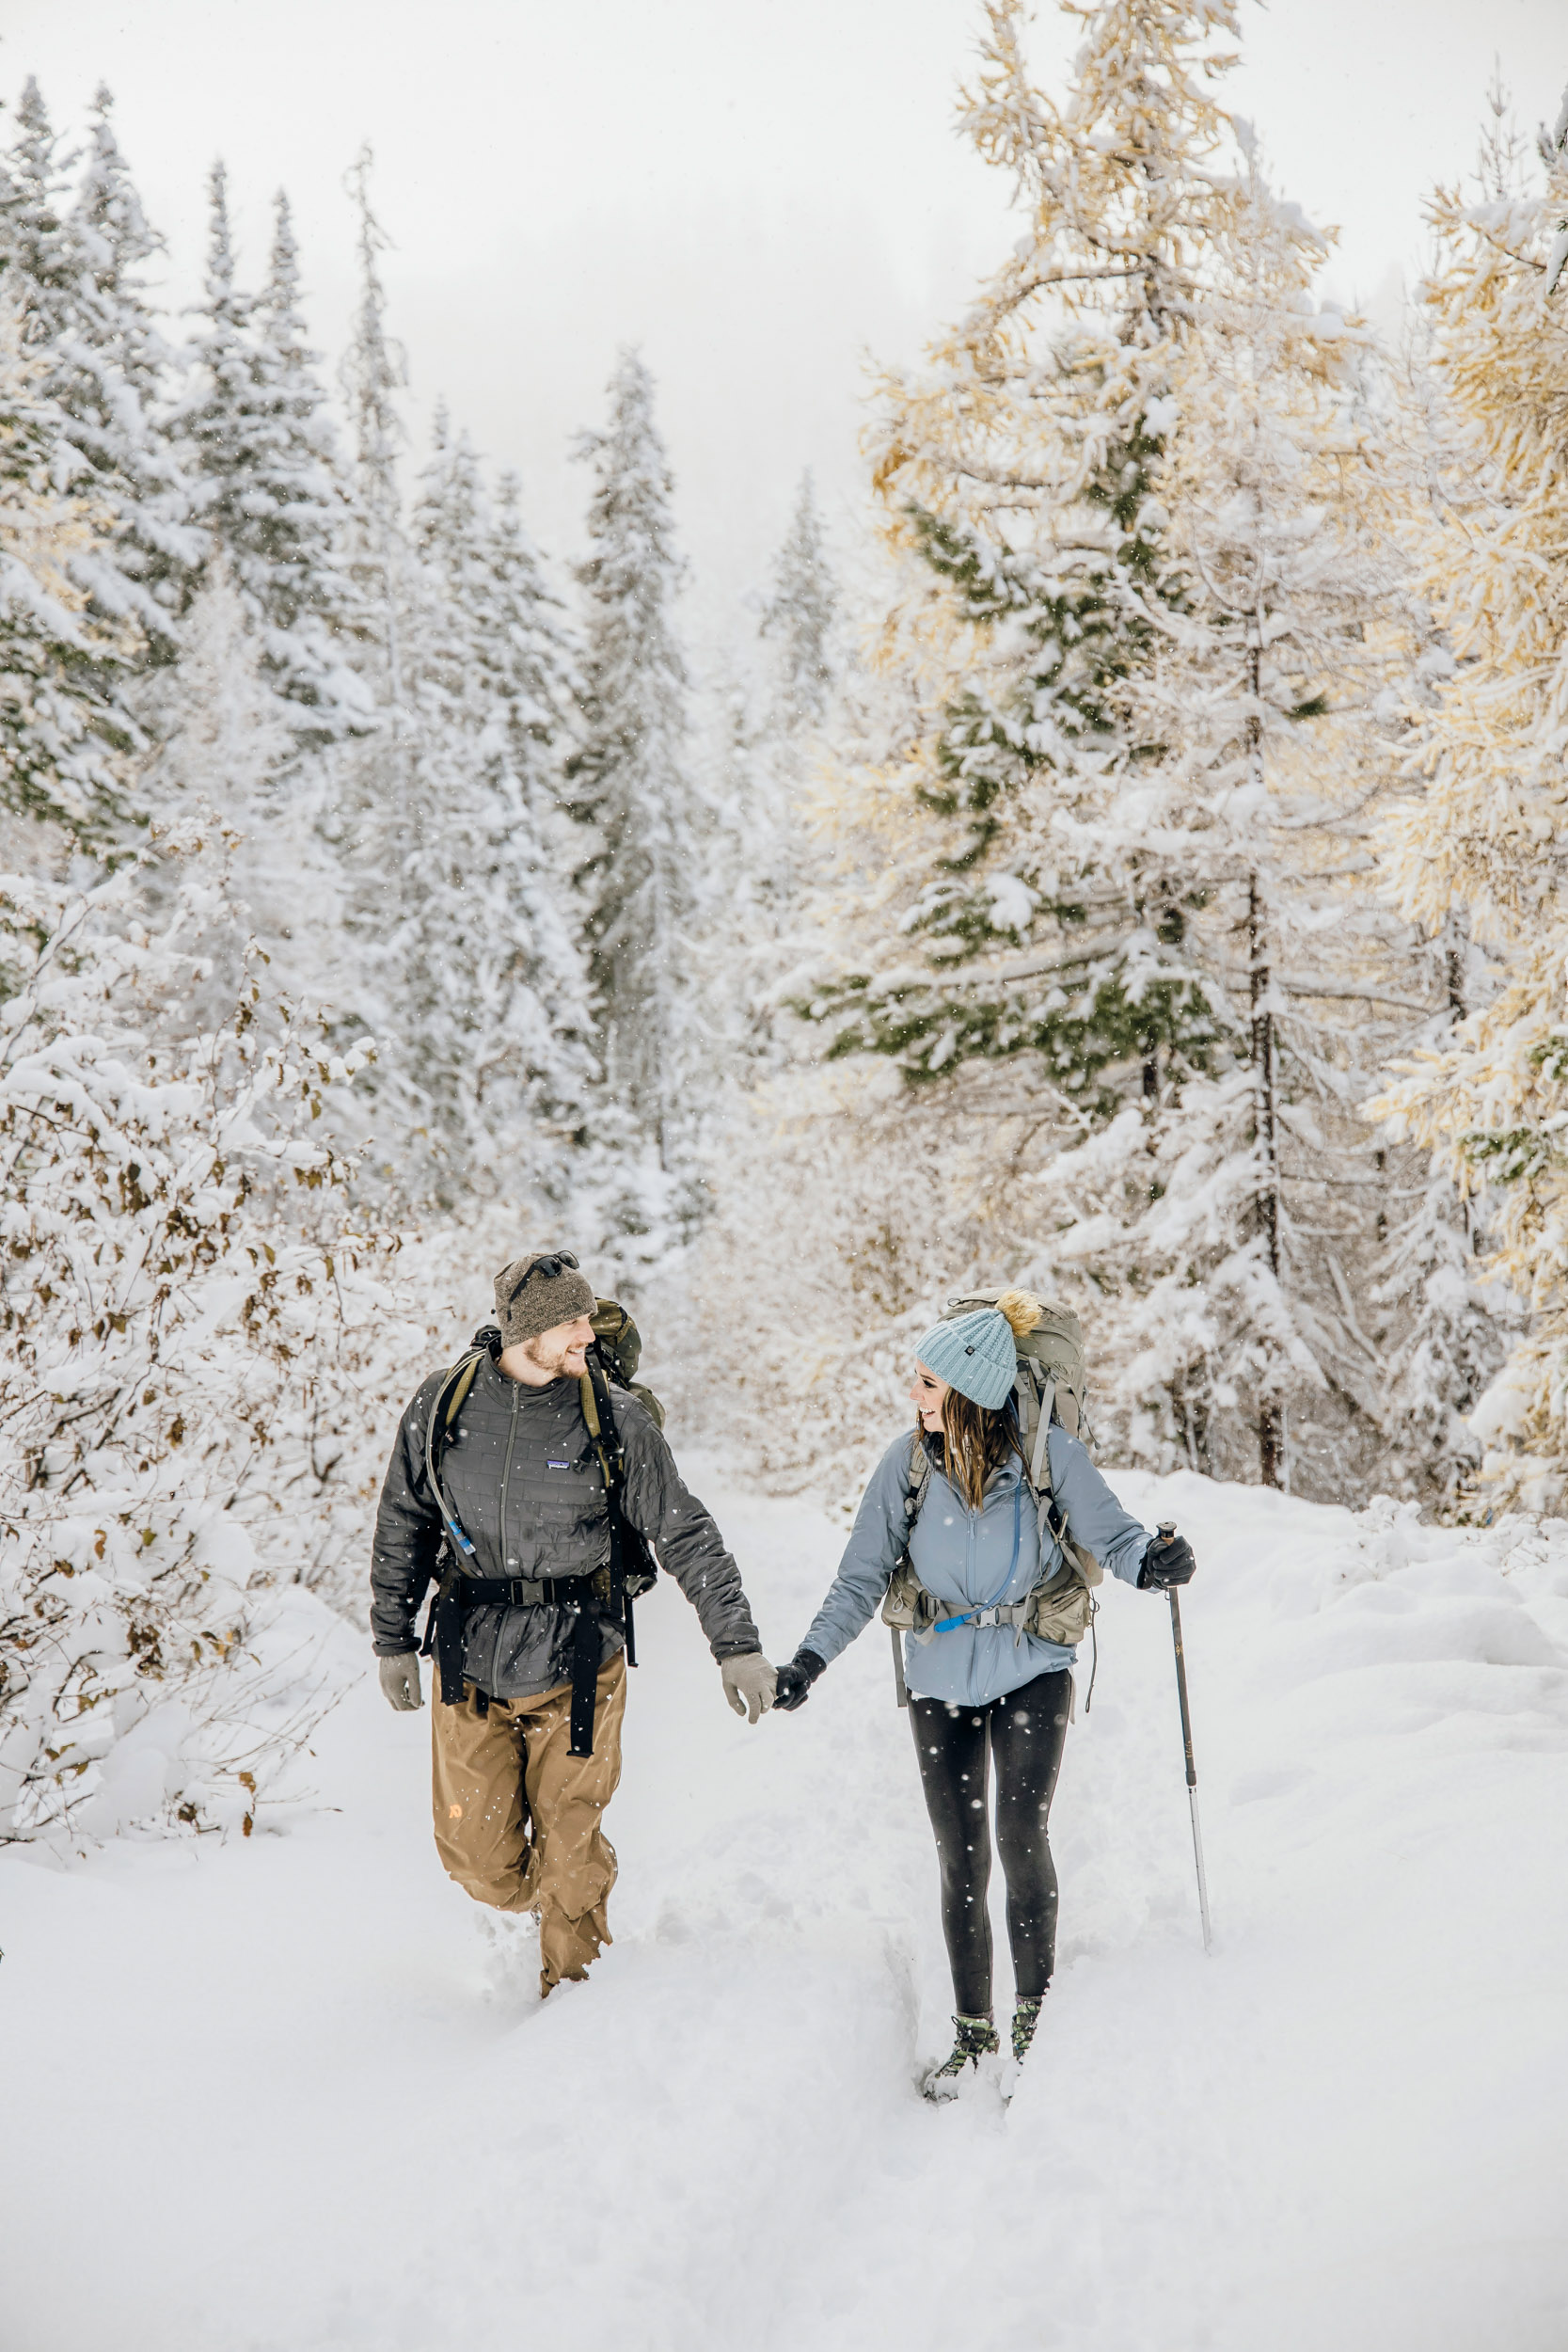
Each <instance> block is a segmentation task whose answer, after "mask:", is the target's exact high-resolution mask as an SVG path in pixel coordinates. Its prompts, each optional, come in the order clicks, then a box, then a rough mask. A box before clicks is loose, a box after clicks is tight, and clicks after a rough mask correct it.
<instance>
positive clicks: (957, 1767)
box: [775, 1291, 1194, 2099]
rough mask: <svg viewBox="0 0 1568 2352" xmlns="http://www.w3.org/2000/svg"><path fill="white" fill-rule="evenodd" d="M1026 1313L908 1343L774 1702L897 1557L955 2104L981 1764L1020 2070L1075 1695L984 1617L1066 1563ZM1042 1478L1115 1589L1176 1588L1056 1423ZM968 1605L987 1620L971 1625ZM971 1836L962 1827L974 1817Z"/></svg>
mask: <svg viewBox="0 0 1568 2352" xmlns="http://www.w3.org/2000/svg"><path fill="white" fill-rule="evenodd" d="M1040 1313H1041V1309H1040V1306H1039V1302H1038V1301H1037V1299H1033V1298H1030V1297H1028V1296H1026V1295H1025V1294H1024V1293H1023V1292H1022V1291H1004V1292H1003V1294H1002V1295H1001V1297H1000V1298H999V1299H998V1301H997V1303H996V1305H995V1306H994V1307H986V1308H982V1309H980V1310H979V1311H976V1312H974V1313H972V1314H965V1315H961V1316H958V1317H957V1318H956V1319H954V1320H953V1321H951V1322H946V1323H939V1324H938V1325H937V1326H936V1327H935V1328H934V1329H933V1330H930V1331H927V1334H926V1336H925V1338H924V1339H923V1340H922V1341H921V1343H920V1345H919V1349H918V1352H917V1360H916V1364H915V1375H914V1385H913V1387H912V1388H911V1391H910V1397H911V1403H912V1404H913V1406H914V1407H915V1412H916V1416H917V1422H918V1425H917V1428H916V1431H915V1434H914V1438H913V1439H912V1441H911V1438H909V1437H907V1436H906V1437H900V1438H896V1439H895V1442H894V1443H893V1444H892V1445H891V1446H890V1447H889V1448H888V1450H887V1452H886V1454H883V1456H882V1459H881V1462H880V1463H879V1466H878V1469H877V1471H876V1473H875V1475H874V1477H873V1478H872V1481H871V1484H870V1486H868V1487H867V1488H866V1490H865V1494H864V1496H863V1499H862V1502H861V1506H860V1510H859V1512H858V1513H857V1515H856V1518H855V1524H854V1528H853V1531H852V1532H851V1534H850V1537H849V1542H848V1545H847V1548H846V1550H845V1554H844V1558H843V1560H842V1561H841V1562H840V1564H839V1570H838V1574H837V1576H836V1577H835V1578H834V1579H833V1582H832V1586H831V1588H830V1590H829V1593H828V1597H827V1598H826V1599H825V1600H824V1601H823V1603H822V1606H821V1608H820V1609H819V1610H818V1611H817V1613H816V1617H815V1618H814V1619H813V1621H812V1624H811V1626H810V1628H809V1629H808V1630H807V1633H806V1636H805V1639H804V1640H803V1642H802V1643H801V1645H800V1648H799V1649H798V1650H797V1651H796V1653H795V1656H794V1658H793V1659H791V1661H790V1662H789V1664H788V1665H787V1666H785V1667H784V1668H783V1669H782V1670H781V1672H780V1675H779V1681H778V1695H777V1698H776V1700H775V1705H777V1706H779V1707H781V1708H784V1709H786V1710H793V1709H794V1708H798V1707H800V1705H801V1704H802V1703H803V1701H804V1700H805V1698H806V1696H807V1695H808V1693H809V1692H810V1690H811V1686H812V1684H813V1683H814V1682H815V1681H816V1677H817V1676H818V1675H819V1674H821V1673H822V1671H823V1669H824V1667H826V1666H828V1665H829V1664H831V1663H832V1661H833V1659H835V1658H836V1657H837V1656H838V1654H839V1652H840V1650H842V1649H846V1648H847V1646H848V1645H849V1644H850V1643H851V1642H852V1641H853V1640H854V1638H855V1636H856V1634H857V1633H859V1632H861V1631H862V1630H863V1628H864V1626H865V1625H866V1623H867V1621H868V1619H869V1618H870V1616H871V1614H872V1613H873V1611H874V1610H875V1609H876V1607H877V1605H878V1603H879V1601H880V1600H881V1599H882V1597H883V1595H884V1594H885V1593H886V1591H887V1588H888V1585H889V1582H890V1581H891V1580H892V1578H893V1574H894V1571H895V1568H896V1567H897V1566H898V1565H899V1563H900V1561H902V1560H903V1559H905V1557H906V1555H907V1558H908V1563H909V1565H910V1566H911V1568H912V1569H913V1571H914V1574H915V1576H916V1577H917V1578H918V1580H919V1582H920V1583H921V1584H923V1585H924V1586H925V1587H926V1588H927V1591H928V1592H929V1593H930V1594H932V1595H934V1596H935V1597H936V1599H937V1601H939V1602H940V1603H942V1614H941V1615H939V1616H938V1617H937V1620H936V1625H935V1629H934V1630H933V1631H932V1632H931V1633H930V1634H929V1635H928V1636H927V1638H925V1639H924V1640H921V1639H917V1638H915V1637H914V1636H912V1635H911V1636H908V1637H906V1640H905V1644H904V1673H905V1677H906V1679H907V1681H908V1683H909V1689H910V1723H911V1728H912V1729H913V1732H914V1744H915V1754H916V1756H917V1757H918V1759H919V1764H920V1777H921V1780H922V1783H923V1784H924V1787H925V1791H926V1806H927V1812H928V1813H929V1814H930V1817H931V1827H932V1829H933V1831H934V1832H935V1833H936V1841H937V1857H938V1861H939V1863H940V1866H941V1870H942V1931H943V1933H944V1935H945V1937H946V1940H947V1957H948V1960H949V1962H950V1963H951V1966H952V1971H953V1994H954V2001H955V2005H956V2014H955V2016H954V2020H953V2023H954V2026H955V2028H956V2036H957V2038H956V2040H955V2042H954V2044H953V2049H952V2053H951V2055H950V2056H949V2057H948V2058H944V2059H943V2061H942V2064H941V2065H940V2066H937V2067H935V2068H933V2069H932V2071H931V2073H930V2074H928V2075H927V2078H926V2083H925V2090H926V2093H927V2097H929V2098H939V2099H940V2098H951V2097H953V2096H954V2095H955V2093H956V2092H957V2090H958V2085H959V2083H960V2081H961V2079H962V2077H963V2074H964V2071H965V2069H966V2067H974V2066H977V2065H978V2062H979V2060H980V2059H981V2058H984V2057H987V2056H990V2055H993V2054H995V2053H996V2052H997V2051H998V2050H999V2046H1000V2045H999V2043H998V2041H997V2034H996V2026H995V2022H994V2017H993V2012H992V2009H991V1935H990V1911H989V1909H988V1907H987V1901H986V1890H987V1886H988V1883H989V1882H990V1827H989V1822H988V1821H987V1819H986V1817H987V1814H988V1811H989V1804H990V1788H989V1780H990V1760H994V1763H995V1766H996V1844H997V1851H999V1853H1000V1854H1001V1857H1002V1868H1003V1873H1004V1875H1005V1877H1006V1882H1007V1934H1008V1940H1009V1942H1010V1944H1011V1946H1012V1960H1013V1987H1014V2002H1015V2006H1014V2010H1013V2023H1012V2051H1013V2057H1014V2058H1015V2059H1017V2060H1019V2061H1021V2062H1022V2058H1023V2057H1024V2055H1025V2053H1026V2052H1027V2050H1028V2048H1029V2044H1030V2042H1032V2040H1033V2039H1034V2034H1035V2027H1036V2026H1037V2023H1038V2021H1039V2012H1040V2003H1041V2001H1042V2000H1043V1999H1044V1997H1045V1993H1046V1988H1047V1986H1048V1985H1049V1984H1050V1981H1051V1968H1052V1962H1053V1957H1054V1952H1055V1941H1056V1873H1055V1869H1054V1867H1053V1864H1052V1860H1051V1847H1050V1844H1049V1842H1048V1839H1047V1836H1046V1824H1047V1816H1048V1814H1049V1812H1050V1807H1051V1798H1052V1793H1053V1790H1054V1788H1055V1786H1056V1774H1057V1772H1058V1771H1059V1769H1060V1766H1061V1760H1062V1745H1063V1741H1064V1740H1065V1739H1066V1737H1067V1726H1068V1722H1069V1716H1070V1713H1071V1707H1072V1679H1071V1673H1070V1669H1071V1666H1072V1662H1073V1659H1074V1656H1075V1654H1076V1653H1075V1652H1074V1651H1073V1650H1072V1649H1070V1648H1069V1647H1066V1646H1064V1645H1062V1644H1060V1643H1057V1642H1051V1641H1042V1640H1040V1639H1039V1638H1038V1637H1037V1635H1035V1634H1034V1633H1030V1632H1025V1631H1023V1630H1022V1629H1020V1628H1019V1627H1018V1626H1017V1624H1016V1616H1015V1620H1014V1622H1011V1623H1006V1624H998V1623H997V1622H996V1621H995V1620H996V1614H997V1612H998V1611H999V1610H1002V1611H1006V1610H1007V1609H1008V1608H1009V1607H1010V1606H1012V1607H1015V1608H1016V1604H1018V1603H1020V1602H1022V1601H1023V1600H1024V1598H1025V1596H1027V1595H1028V1594H1029V1593H1030V1592H1031V1591H1032V1590H1033V1588H1034V1587H1035V1586H1037V1585H1038V1584H1041V1583H1043V1582H1047V1581H1049V1580H1050V1579H1052V1578H1053V1577H1054V1576H1056V1575H1057V1574H1059V1572H1060V1571H1061V1570H1062V1568H1063V1566H1064V1555H1063V1552H1062V1549H1061V1546H1060V1545H1059V1544H1058V1542H1057V1541H1056V1538H1055V1537H1054V1535H1053V1534H1052V1531H1051V1527H1050V1524H1049V1521H1048V1519H1047V1518H1046V1510H1045V1506H1044V1504H1043V1503H1042V1502H1040V1500H1039V1498H1037V1497H1036V1496H1035V1495H1034V1493H1033V1491H1032V1490H1031V1488H1030V1486H1029V1485H1028V1481H1027V1478H1026V1475H1025V1464H1024V1461H1023V1457H1022V1448H1021V1441H1020V1435H1019V1424H1018V1418H1017V1413H1016V1409H1015V1405H1014V1382H1015V1380H1016V1378H1017V1374H1018V1352H1017V1346H1016V1342H1015V1334H1016V1335H1018V1337H1022V1335H1023V1334H1024V1333H1025V1332H1027V1331H1031V1330H1033V1329H1034V1327H1035V1325H1036V1324H1037V1322H1038V1321H1039V1318H1040ZM1047 1443H1048V1446H1049V1450H1050V1464H1051V1487H1052V1492H1053V1495H1054V1497H1055V1500H1056V1502H1057V1503H1058V1505H1059V1506H1060V1509H1061V1511H1062V1513H1063V1514H1065V1517H1066V1520H1067V1532H1068V1533H1069V1535H1070V1537H1071V1539H1072V1541H1073V1542H1074V1543H1076V1544H1078V1545H1079V1546H1081V1547H1083V1548H1085V1549H1087V1550H1088V1551H1091V1552H1092V1553H1093V1554H1094V1557H1095V1558H1096V1559H1097V1560H1098V1561H1099V1562H1100V1564H1101V1567H1104V1568H1109V1569H1110V1570H1111V1571H1112V1573H1113V1574H1114V1575H1117V1576H1119V1577H1121V1578H1122V1579H1123V1580H1124V1581H1126V1582H1127V1583H1129V1584H1140V1585H1146V1586H1147V1585H1156V1586H1160V1587H1164V1586H1166V1585H1170V1584H1184V1583H1185V1582H1186V1581H1187V1580H1188V1579H1189V1578H1190V1576H1191V1575H1192V1572H1193V1565H1194V1563H1193V1554H1192V1550H1191V1548H1190V1546H1189V1545H1188V1544H1187V1542H1186V1540H1185V1538H1184V1537H1182V1536H1180V1535H1168V1536H1155V1535H1151V1534H1149V1532H1148V1529H1147V1528H1146V1527H1140V1526H1139V1524H1138V1522H1137V1520H1136V1519H1134V1518H1130V1517H1129V1515H1128V1514H1127V1512H1125V1511H1124V1510H1123V1509H1122V1507H1121V1505H1120V1503H1119V1502H1117V1499H1116V1497H1115V1495H1114V1494H1112V1492H1111V1490H1110V1488H1109V1486H1106V1484H1105V1481H1104V1480H1103V1479H1102V1478H1101V1475H1100V1472H1099V1471H1098V1470H1096V1469H1095V1467H1094V1465H1093V1463H1092V1462H1091V1461H1090V1460H1089V1457H1088V1455H1087V1454H1086V1453H1085V1450H1084V1448H1083V1447H1082V1446H1081V1445H1080V1444H1079V1442H1078V1440H1077V1438H1072V1437H1069V1435H1068V1432H1067V1431H1066V1430H1065V1429H1064V1428H1062V1427H1061V1425H1060V1424H1059V1423H1058V1422H1053V1423H1052V1425H1051V1430H1050V1435H1049V1438H1048V1439H1047ZM922 1446H923V1447H924V1448H925V1450H926V1454H927V1458H928V1460H929V1463H930V1475H929V1478H928V1480H927V1484H926V1491H925V1497H924V1501H923V1502H922V1504H921V1507H920V1513H919V1517H918V1518H916V1520H915V1522H914V1525H913V1526H912V1528H911V1526H910V1524H909V1519H908V1517H907V1513H906V1508H905V1505H906V1502H907V1501H908V1499H909V1497H910V1495H911V1478H912V1475H913V1471H914V1470H915V1468H916V1467H917V1454H916V1448H918V1447H922ZM982 1617H984V1618H986V1619H987V1620H989V1621H988V1622H985V1623H981V1622H978V1620H979V1619H981V1618H982ZM976 1814H978V1815H979V1816H980V1826H982V1827H983V1829H984V1833H985V1834H984V1835H981V1836H976V1835H975V1830H976V1826H977V1824H976V1820H975V1816H976Z"/></svg>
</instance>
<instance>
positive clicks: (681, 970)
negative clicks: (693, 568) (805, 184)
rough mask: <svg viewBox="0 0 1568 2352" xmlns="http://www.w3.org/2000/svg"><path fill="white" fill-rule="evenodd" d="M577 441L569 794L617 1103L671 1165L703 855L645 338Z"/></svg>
mask: <svg viewBox="0 0 1568 2352" xmlns="http://www.w3.org/2000/svg"><path fill="white" fill-rule="evenodd" d="M578 455H579V456H581V457H582V458H584V459H585V460H587V461H588V462H589V463H590V464H591V465H592V467H593V469H594V491H593V496H592V499H591V501H590V503H589V511H588V535H589V538H590V539H591V541H592V542H593V552H592V553H591V554H590V556H589V557H588V559H587V561H586V562H585V563H584V564H582V565H581V567H580V570H579V573H578V578H579V580H580V581H581V584H582V587H583V590H584V592H585V595H586V596H587V600H588V623H587V632H586V646H585V653H584V660H583V679H582V724H581V739H580V741H579V743H578V748H577V750H576V751H575V752H574V754H573V756H572V759H571V762H570V764H569V768H568V771H567V792H568V805H569V806H570V809H571V813H572V814H573V816H574V817H576V818H578V821H579V823H580V824H582V825H583V826H584V827H585V828H587V829H588V831H589V847H588V849H587V852H586V854H585V855H583V856H582V857H581V858H580V861H579V865H578V883H579V886H580V888H581V890H582V893H583V897H584V902H585V906H586V914H585V920H584V924H583V930H584V935H585V937H586V939H587V942H588V948H589V974H590V979H591V982H592V986H593V991H594V1008H595V1011H596V1013H597V1017H598V1021H599V1024H600V1027H601V1030H602V1034H603V1040H604V1055H605V1065H606V1079H607V1083H608V1088H609V1092H610V1099H611V1103H612V1104H613V1105H614V1106H616V1107H617V1108H618V1109H619V1110H620V1111H621V1112H622V1113H623V1114H624V1115H625V1116H627V1117H629V1119H630V1120H631V1122H632V1123H633V1126H634V1128H635V1129H636V1130H637V1131H638V1133H640V1134H641V1136H642V1137H644V1138H645V1139H646V1141H647V1143H648V1145H649V1146H650V1147H651V1149H652V1151H653V1153H654V1155H655V1159H656V1162H657V1168H659V1169H661V1170H663V1171H666V1172H668V1171H669V1170H670V1169H671V1168H673V1166H674V1165H675V1163H676V1161H677V1160H678V1158H679V1156H680V1148H681V1129H682V1125H683V1120H684V1117H685V1113H686V1108H687V1105H688V1104H689V1100H690V1097H691V1093H692V1089H693V1087H694V1082H695V1079H696V1076H697V1068H696V1063H697V1020H698V1007H697V1003H696V995H695V991H694V990H693V988H692V986H691V984H690V975H689V946H688V939H687V933H688V930H689V925H690V921H691V916H692V912H693V907H694V903H695V898H696V877H697V874H698V871H699V867H700V859H699V854H698V844H697V833H698V827H697V823H696V818H695V813H694V805H693V797H694V796H693V787H692V783H691V779H690V776H689V771H688V760H687V740H686V739H687V691H688V679H687V671H686V664H685V660H684V658H683V656H682V654H681V650H680V647H679V644H678V643H677V641H676V638H675V634H674V627H673V612H672V607H673V602H674V597H675V595H676V592H677V590H678V588H679V586H680V582H681V578H682V569H683V567H682V564H681V560H680V558H679V556H678V555H677V554H676V552H675V548H674V540H673V522H672V517H671V512H670V500H671V495H672V492H673V479H672V476H671V472H670V467H669V461H668V459H667V458H666V455H665V452H664V444H663V442H662V440H661V439H660V437H659V434H658V429H657V425H656V424H655V421H654V383H653V378H652V376H651V375H650V373H649V372H648V370H647V368H646V366H645V365H644V364H643V361H642V359H641V357H640V356H639V355H638V354H637V353H636V352H635V351H629V350H628V351H624V352H623V353H622V355H621V357H620V359H619V361H618V363H617V365H616V368H615V372H614V373H613V375H612V376H611V377H610V422H609V424H608V426H607V427H606V428H605V429H604V430H603V431H600V432H590V433H585V434H583V435H582V436H581V437H580V439H579V441H578Z"/></svg>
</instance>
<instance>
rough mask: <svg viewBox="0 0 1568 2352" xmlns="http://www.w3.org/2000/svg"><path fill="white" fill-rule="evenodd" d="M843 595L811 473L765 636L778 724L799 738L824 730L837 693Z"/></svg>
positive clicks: (793, 520) (780, 558)
mask: <svg viewBox="0 0 1568 2352" xmlns="http://www.w3.org/2000/svg"><path fill="white" fill-rule="evenodd" d="M837 617H838V595H837V590H836V587H835V584H834V580H833V573H832V564H830V562H829V560H828V547H827V539H826V535H825V533H824V532H823V529H822V518H821V516H820V515H819V514H818V513H817V509H816V491H815V489H814V487H813V485H812V478H811V475H810V473H809V472H807V473H804V474H802V475H801V477H800V488H799V490H798V491H797V492H796V497H795V507H794V512H793V513H792V515H791V516H790V521H789V530H788V532H786V533H785V536H784V545H783V546H782V547H781V548H780V549H779V552H778V555H777V557H776V558H775V560H774V564H773V580H772V593H771V594H770V595H769V596H768V602H767V604H766V605H765V606H764V608H763V614H762V624H761V628H762V635H763V636H764V637H765V638H766V639H767V640H768V643H769V644H771V646H772V648H773V723H774V725H775V727H776V728H777V729H778V731H779V732H780V733H781V734H784V735H789V736H798V735H799V734H800V732H801V730H802V729H809V728H812V727H817V726H820V725H821V723H822V721H823V719H824V717H825V716H826V714H827V709H828V701H829V697H830V695H831V694H832V685H833V678H834V675H835V674H836V671H837V660H836V655H835V648H834V644H833V631H834V626H835V623H836V621H837Z"/></svg>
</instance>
